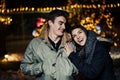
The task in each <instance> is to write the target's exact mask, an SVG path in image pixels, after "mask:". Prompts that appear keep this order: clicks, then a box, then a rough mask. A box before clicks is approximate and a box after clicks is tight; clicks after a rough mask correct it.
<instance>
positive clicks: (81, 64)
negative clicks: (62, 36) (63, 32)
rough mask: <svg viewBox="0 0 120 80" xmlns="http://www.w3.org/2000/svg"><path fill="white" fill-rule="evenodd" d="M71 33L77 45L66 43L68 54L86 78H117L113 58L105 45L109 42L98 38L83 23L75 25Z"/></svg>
mask: <svg viewBox="0 0 120 80" xmlns="http://www.w3.org/2000/svg"><path fill="white" fill-rule="evenodd" d="M70 34H71V37H72V39H73V43H74V44H75V47H74V48H72V47H71V46H70V45H69V44H66V45H65V48H66V54H67V56H68V58H69V59H70V61H71V62H72V63H73V64H74V65H75V66H76V67H77V69H78V70H79V73H80V74H82V75H84V78H85V80H116V79H115V76H114V73H113V64H112V59H111V57H110V55H109V51H108V50H107V49H106V47H105V46H104V45H105V44H107V43H106V42H104V41H99V40H97V35H96V34H95V33H94V32H92V31H87V30H86V29H85V28H84V27H83V26H81V25H76V26H73V27H72V28H71V29H70ZM103 44H104V45H103Z"/></svg>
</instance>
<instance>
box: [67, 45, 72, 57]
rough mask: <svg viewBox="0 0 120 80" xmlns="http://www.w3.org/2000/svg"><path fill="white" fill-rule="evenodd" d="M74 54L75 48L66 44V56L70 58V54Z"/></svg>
mask: <svg viewBox="0 0 120 80" xmlns="http://www.w3.org/2000/svg"><path fill="white" fill-rule="evenodd" d="M72 52H73V48H72V47H71V46H70V45H69V44H68V43H66V44H65V53H66V55H67V56H69V55H70V53H72Z"/></svg>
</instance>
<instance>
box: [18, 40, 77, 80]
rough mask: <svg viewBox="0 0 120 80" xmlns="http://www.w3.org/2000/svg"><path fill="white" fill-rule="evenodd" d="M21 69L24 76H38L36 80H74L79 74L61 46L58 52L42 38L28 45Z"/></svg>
mask: <svg viewBox="0 0 120 80" xmlns="http://www.w3.org/2000/svg"><path fill="white" fill-rule="evenodd" d="M20 69H21V70H22V72H23V73H24V74H28V75H33V76H36V80H73V77H72V74H73V73H76V72H77V69H76V68H75V66H74V65H73V64H72V63H71V62H70V60H69V59H68V58H67V56H66V54H65V52H64V46H63V45H62V44H61V45H60V47H59V50H58V51H57V52H56V51H55V50H54V48H53V47H52V46H51V45H50V44H49V43H47V42H46V41H45V40H43V39H41V38H34V39H33V40H32V41H31V42H30V44H29V45H28V47H27V49H26V51H25V54H24V56H23V59H22V61H21V64H20Z"/></svg>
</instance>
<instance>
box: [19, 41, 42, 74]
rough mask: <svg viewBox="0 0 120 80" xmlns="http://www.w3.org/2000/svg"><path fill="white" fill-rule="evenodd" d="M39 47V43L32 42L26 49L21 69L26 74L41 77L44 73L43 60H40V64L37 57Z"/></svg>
mask: <svg viewBox="0 0 120 80" xmlns="http://www.w3.org/2000/svg"><path fill="white" fill-rule="evenodd" d="M37 45H38V43H37V42H36V41H35V40H32V41H31V42H30V44H29V45H28V47H27V48H26V51H25V54H24V56H23V59H22V60H21V64H20V69H21V71H22V72H23V73H24V74H27V75H39V74H40V73H42V60H40V61H39V63H38V61H37V59H36V58H37V57H36V55H35V50H36V47H37Z"/></svg>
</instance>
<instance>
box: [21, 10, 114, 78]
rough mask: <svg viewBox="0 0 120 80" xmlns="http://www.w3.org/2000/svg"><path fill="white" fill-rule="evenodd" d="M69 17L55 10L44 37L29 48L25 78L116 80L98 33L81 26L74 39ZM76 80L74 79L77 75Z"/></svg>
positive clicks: (75, 28) (74, 32)
mask: <svg viewBox="0 0 120 80" xmlns="http://www.w3.org/2000/svg"><path fill="white" fill-rule="evenodd" d="M68 16H69V14H68V13H67V12H66V11H63V10H53V11H51V12H50V13H49V14H48V18H47V23H45V25H44V29H43V30H42V32H41V35H40V37H37V38H34V39H33V40H31V42H30V43H29V45H28V47H27V48H26V51H25V54H24V56H23V59H22V61H21V64H20V69H21V71H22V72H23V73H24V74H28V75H33V76H36V80H78V79H77V78H76V75H78V73H79V74H80V78H81V79H79V80H83V79H82V78H84V80H115V79H114V78H113V76H114V74H113V72H112V60H111V58H110V55H109V52H108V51H107V50H105V47H104V46H103V45H102V42H101V41H98V40H97V39H96V35H95V33H93V32H92V31H87V30H86V29H85V28H84V27H82V26H81V25H76V26H73V27H72V28H71V29H70V34H71V37H72V40H73V41H72V42H68V43H66V42H67V41H69V40H70V38H71V37H70V35H69V34H68V33H66V32H65V30H66V24H67V22H68ZM73 74H74V75H75V77H74V75H73Z"/></svg>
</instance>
